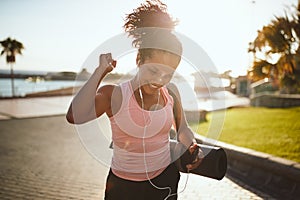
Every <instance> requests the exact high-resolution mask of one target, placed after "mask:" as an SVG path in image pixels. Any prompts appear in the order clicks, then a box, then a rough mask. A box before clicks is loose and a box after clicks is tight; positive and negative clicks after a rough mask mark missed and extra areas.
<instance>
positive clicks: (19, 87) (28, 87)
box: [0, 78, 84, 97]
mask: <svg viewBox="0 0 300 200" xmlns="http://www.w3.org/2000/svg"><path fill="white" fill-rule="evenodd" d="M82 84H84V82H79V81H76V82H75V81H58V80H57V81H54V80H52V81H50V80H49V81H46V80H41V81H37V82H33V81H28V80H26V79H14V85H15V96H25V95H26V94H30V93H35V92H43V91H49V90H55V89H63V88H68V87H73V86H78V85H82ZM11 96H12V90H11V79H6V78H3V79H0V97H11Z"/></svg>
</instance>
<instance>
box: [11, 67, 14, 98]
mask: <svg viewBox="0 0 300 200" xmlns="http://www.w3.org/2000/svg"><path fill="white" fill-rule="evenodd" d="M10 80H11V93H12V97H15V83H14V70H13V63H11V64H10Z"/></svg>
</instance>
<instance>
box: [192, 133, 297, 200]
mask: <svg viewBox="0 0 300 200" xmlns="http://www.w3.org/2000/svg"><path fill="white" fill-rule="evenodd" d="M195 137H196V139H197V141H199V142H200V143H204V144H208V145H212V146H218V147H222V148H223V149H224V150H225V152H226V154H227V159H228V161H227V163H228V166H227V169H228V170H227V174H229V175H231V176H233V177H235V178H237V179H239V180H240V181H242V182H245V183H246V184H247V185H250V186H252V187H254V188H256V189H258V190H264V191H268V192H269V193H270V194H271V195H272V196H274V197H276V198H280V199H296V198H297V197H299V196H300V163H297V162H294V161H291V160H287V159H284V158H280V157H276V156H273V155H270V154H266V153H262V152H258V151H254V150H251V149H247V148H244V147H238V146H234V145H231V144H227V143H224V142H219V141H215V140H211V139H208V138H205V137H203V136H200V135H198V134H195Z"/></svg>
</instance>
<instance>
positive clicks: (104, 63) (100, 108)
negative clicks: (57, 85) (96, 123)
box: [66, 54, 116, 124]
mask: <svg viewBox="0 0 300 200" xmlns="http://www.w3.org/2000/svg"><path fill="white" fill-rule="evenodd" d="M110 63H113V64H114V66H115V65H116V61H114V60H113V59H112V57H111V54H101V55H100V59H99V66H98V67H97V68H96V69H95V71H94V73H93V74H92V76H91V77H90V78H89V80H88V81H87V82H86V83H85V85H84V86H83V87H82V88H81V89H80V90H79V92H78V93H77V94H76V95H75V97H74V98H73V100H72V102H71V104H70V106H69V110H68V112H67V115H66V118H67V121H68V122H69V123H72V124H82V123H85V122H87V121H90V120H93V119H95V118H97V117H99V116H101V115H102V114H103V113H104V112H106V111H107V109H108V108H109V107H110V95H111V91H112V86H103V87H101V88H100V89H99V91H98V92H97V89H98V87H99V85H100V83H101V81H102V80H103V78H104V77H105V76H106V74H108V73H109V72H111V71H112V69H113V67H112V66H111V64H110Z"/></svg>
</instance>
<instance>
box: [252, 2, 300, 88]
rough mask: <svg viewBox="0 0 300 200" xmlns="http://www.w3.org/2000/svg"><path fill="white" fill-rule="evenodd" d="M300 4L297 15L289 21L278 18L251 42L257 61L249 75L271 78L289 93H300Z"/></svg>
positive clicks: (254, 77) (285, 18) (257, 78)
mask: <svg viewBox="0 0 300 200" xmlns="http://www.w3.org/2000/svg"><path fill="white" fill-rule="evenodd" d="M299 39H300V1H299V4H298V7H297V13H296V14H295V15H294V16H293V17H292V19H289V17H288V16H287V14H285V16H284V17H275V19H274V20H272V21H271V23H270V24H268V25H267V26H264V27H263V28H262V30H260V31H258V34H257V37H256V38H255V40H254V41H253V42H251V43H249V49H248V50H249V52H252V53H253V55H254V62H253V65H252V68H251V70H250V71H249V75H250V77H251V78H252V79H253V80H259V79H263V78H270V79H272V80H273V81H274V82H279V84H280V85H279V86H280V87H281V90H282V91H283V90H285V92H287V93H299V92H300V80H299V75H300V62H299V58H300V41H299Z"/></svg>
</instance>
